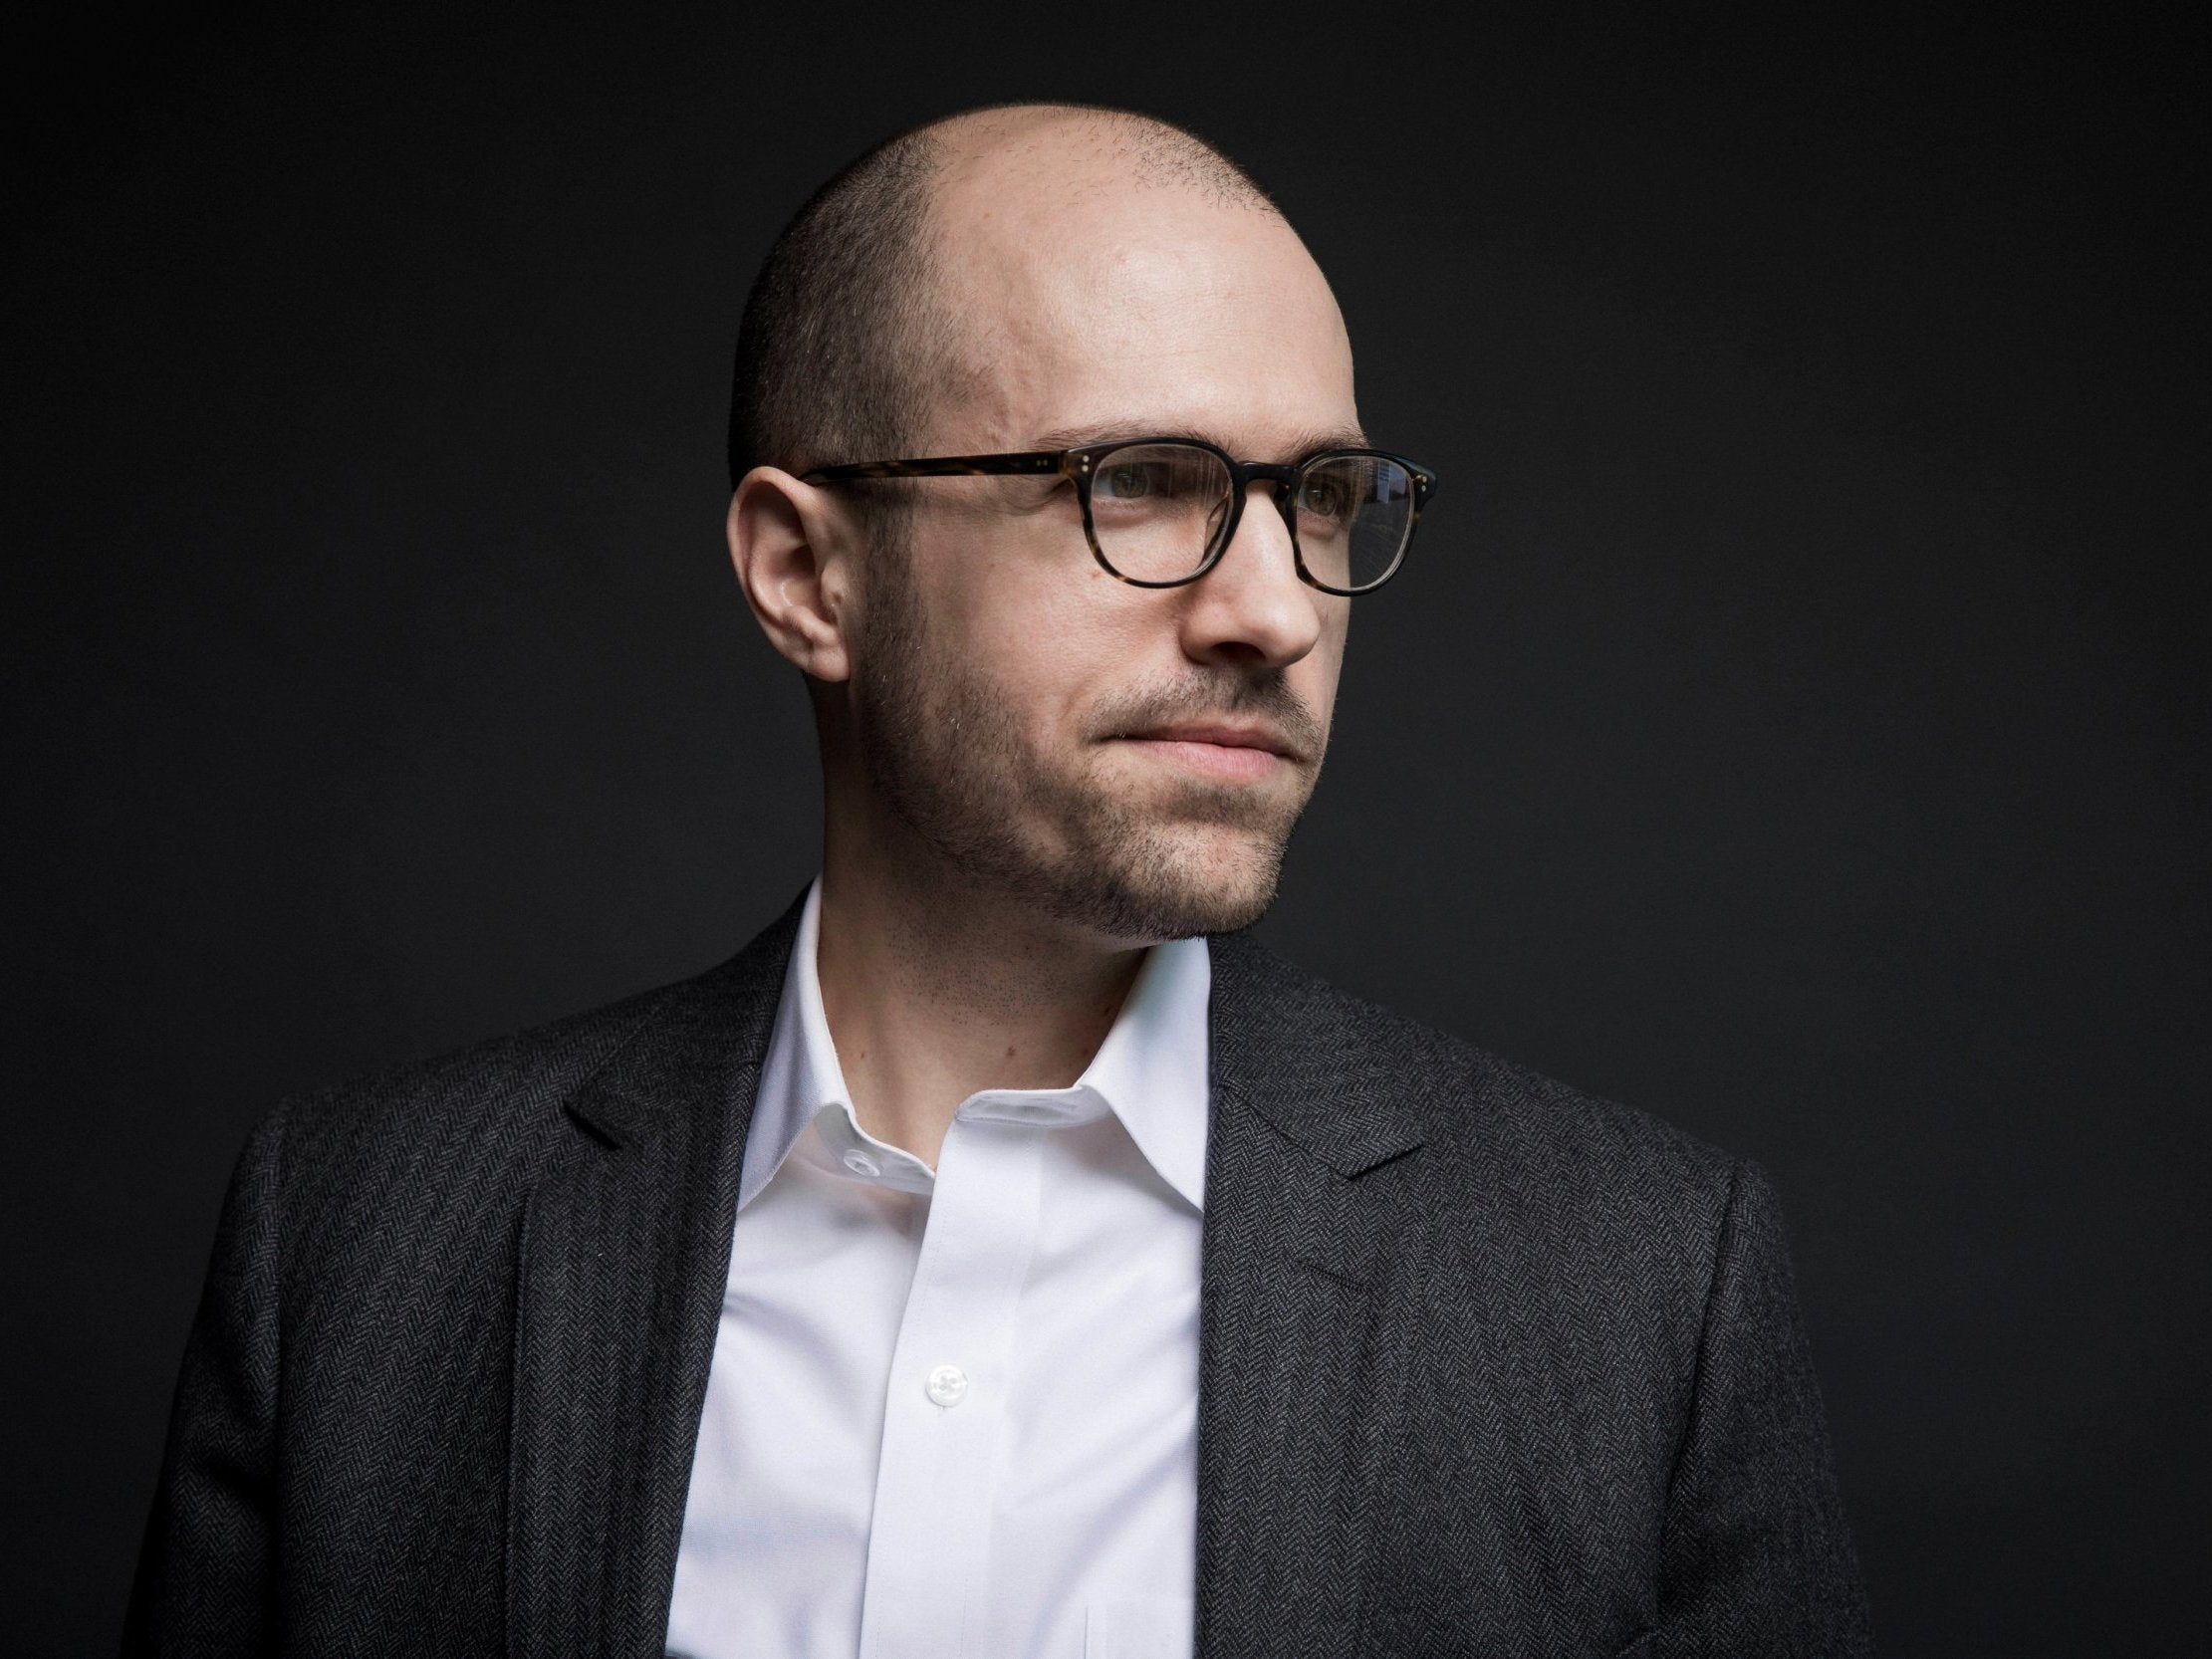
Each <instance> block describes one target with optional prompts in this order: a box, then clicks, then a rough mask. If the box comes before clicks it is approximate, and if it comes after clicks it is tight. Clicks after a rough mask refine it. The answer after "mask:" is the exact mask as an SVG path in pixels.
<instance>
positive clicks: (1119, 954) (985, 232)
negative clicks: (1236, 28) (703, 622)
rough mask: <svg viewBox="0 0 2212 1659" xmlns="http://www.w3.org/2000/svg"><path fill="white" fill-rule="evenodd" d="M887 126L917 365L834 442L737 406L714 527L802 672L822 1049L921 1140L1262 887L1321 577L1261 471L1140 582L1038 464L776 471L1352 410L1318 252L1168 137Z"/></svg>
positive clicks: (1301, 442) (1186, 143) (1304, 709)
mask: <svg viewBox="0 0 2212 1659" xmlns="http://www.w3.org/2000/svg"><path fill="white" fill-rule="evenodd" d="M915 144H916V148H917V150H918V155H916V154H909V155H907V156H906V157H904V158H903V160H902V161H901V163H900V165H901V167H902V168H903V169H904V171H903V172H902V174H901V176H902V177H903V178H904V179H906V180H907V181H908V183H909V184H910V185H911V184H916V183H918V185H919V187H920V188H921V189H922V190H923V191H924V200H923V202H922V211H921V213H920V214H919V215H918V217H916V218H915V219H914V220H913V221H912V226H911V228H912V231H913V234H914V240H913V241H912V243H911V245H910V247H909V249H908V257H907V259H906V262H905V264H904V265H903V267H902V269H903V270H904V271H906V272H907V273H909V274H913V273H917V272H918V273H925V282H924V291H923V292H922V293H921V294H919V295H916V296H913V297H912V299H911V301H910V303H909V304H907V305H906V306H905V307H903V308H902V310H901V314H902V315H903V316H904V318H905V323H904V324H903V325H902V328H903V333H901V332H900V328H894V329H893V330H892V331H891V336H892V342H893V354H894V355H896V354H898V353H904V354H905V361H906V363H907V365H908V367H909V368H911V367H912V366H913V365H915V364H916V363H927V364H928V366H929V368H930V374H929V377H928V380H927V381H926V383H925V384H924V385H923V386H922V387H920V388H916V390H915V394H914V395H911V396H909V397H908V398H907V399H906V401H905V403H904V405H903V406H902V407H901V408H899V409H897V410H893V411H885V410H883V409H881V408H879V407H878V408H876V409H875V410H874V418H873V425H874V427H875V429H874V430H872V431H861V432H860V436H859V440H858V441H861V442H875V443H887V444H892V445H894V446H895V447H893V448H890V449H886V450H884V451H882V452H880V453H862V454H850V453H848V454H835V453H827V454H826V453H820V452H813V453H810V452H809V445H810V443H813V444H822V443H835V442H839V441H853V440H852V438H851V437H850V436H849V432H838V431H834V430H833V431H819V432H816V433H814V434H811V435H810V434H806V433H804V432H800V433H797V434H796V435H794V434H793V433H790V432H787V433H786V434H785V435H783V436H781V437H777V436H776V435H775V434H773V433H770V434H769V439H768V441H770V442H772V443H773V442H780V443H783V444H784V445H785V446H786V455H787V459H788V462H789V464H788V465H775V464H767V465H754V466H752V467H751V468H750V469H749V470H748V471H747V472H746V473H745V475H744V477H743V479H742V481H741V483H740V487H739V489H738V491H737V493H736V496H735V498H734V499H733V502H732V505H731V512H730V541H731V551H732V556H733V559H734V561H735V563H736V566H737V570H738V574H739V577H740V580H741V582H742V583H743V584H744V587H745V591H746V593H747V597H748V599H749V601H750V602H751V604H752V606H753V608H754V611H755V614H756V616H758V618H759V619H760V621H761V624H762V626H763V628H764V629H765V631H766V632H767V633H768V635H769V637H770V639H771V641H772V642H773V643H774V644H775V645H776V647H777V648H778V649H779V650H780V651H782V652H783V654H784V655H785V656H787V657H788V658H789V659H790V660H792V661H793V662H794V663H796V664H797V665H798V666H799V667H800V668H802V669H803V670H804V671H805V672H806V673H807V674H808V676H809V682H810V689H811V691H812V693H813V696H814V699H815V707H816V715H817V722H818V727H819V730H820V734H821V739H822V749H823V764H824V777H825V789H826V808H827V812H826V834H825V853H824V881H823V930H822V944H821V948H820V953H819V960H818V966H819V968H820V974H821V980H822V986H823V995H824V1001H825V1007H826V1009H827V1010H828V1012H829V1014H830V1019H831V1027H832V1032H833V1036H834V1038H835V1039H836V1042H837V1045H838V1049H839V1054H840V1058H841V1062H842V1063H843V1065H844V1067H845V1068H846V1071H847V1082H848V1085H849V1087H850V1088H851V1089H852V1091H853V1094H854V1096H855V1099H854V1103H855V1106H856V1109H857V1110H858V1111H859V1112H860V1117H861V1121H862V1123H863V1126H865V1127H867V1128H868V1129H869V1131H870V1132H871V1133H876V1134H877V1135H878V1136H879V1137H880V1138H883V1139H886V1140H889V1141H891V1142H893V1143H894V1144H898V1145H902V1146H905V1147H906V1148H907V1149H908V1150H911V1151H914V1152H916V1154H917V1155H919V1156H922V1157H923V1158H924V1159H925V1160H927V1161H931V1162H933V1161H934V1158H935V1154H936V1151H937V1148H938V1146H939V1145H940V1144H941V1142H942V1138H943V1134H944V1130H945V1128H946V1126H948V1125H949V1122H950V1119H951V1115H952V1112H953V1110H954V1109H955V1108H956V1107H957V1106H958V1104H959V1102H960V1101H961V1100H962V1099H963V1098H965V1097H966V1096H967V1095H968V1094H969V1093H972V1092H974V1091H975V1090H976V1089H978V1088H984V1087H992V1086H1001V1087H1049V1086H1064V1085H1065V1084H1067V1083H1069V1082H1072V1081H1074V1080H1075V1078H1076V1077H1077V1076H1078V1075H1080V1073H1081V1072H1082V1070H1083V1067H1084V1066H1085V1065H1086V1064H1088V1062H1089V1059H1090V1057H1091V1055H1092V1054H1093V1053H1094V1052H1095V1051H1096V1049H1097V1046H1098V1044H1099V1042H1100V1041H1101V1040H1103V1038H1104V1036H1105V1033H1106V1029H1107V1028H1108V1027H1109V1026H1110V1024H1111V1022H1112V1019H1113V1016H1114V1014H1115V1012H1116V1011H1117V1010H1118V1008H1119V1005H1120V1002H1121V1000H1122V998H1123V996H1124V995H1125V993H1126V991H1127V987H1128V984H1129V982H1130V980H1131V978H1132V977H1133V975H1134V972H1135V970H1136V967H1137V966H1138V963H1139V961H1140V959H1141V953H1142V950H1143V948H1144V947H1145V946H1147V945H1149V944H1151V943H1154V942H1156V941H1158V940H1161V939H1166V938H1174V937H1181V936H1186V935H1189V934H1193V933H1203V932H1217V931H1224V930H1228V929H1232V928H1236V927H1241V926H1244V925H1246V924H1248V923H1249V922H1251V921H1253V920H1255V919H1256V918H1257V917H1258V916H1259V914H1260V913H1261V912H1262V911H1263V910H1264V909H1265V908H1266V906H1267V903H1268V902H1269V900H1270V899H1271V898H1272V896H1273V893H1274V889H1275V884H1276V879H1277V874H1278V871H1279V869H1280V866H1281V862H1282V858H1283V853H1284V849H1285V846H1286V844H1287V842H1288V839H1289V836H1290V832H1291V830H1292V828H1293V826H1294V825H1295V824H1296V822H1297V819H1298V817H1299V814H1300V812H1301V811H1302V810H1303V808H1304V806H1305V804H1306V801H1307V799H1308V797H1309V796H1310V794H1311V792H1312V790H1313V787H1314V783H1315V781H1316V779H1317V777H1318V775H1319V771H1320V767H1321V762H1322V757H1323V753H1324V750H1325V748H1326V745H1327V741H1328V732H1329V719H1330V710H1331V707H1332V705H1333V702H1334V698H1335V692H1336V684H1337V677H1338V673H1339V670H1340V667H1341V664H1342V660H1343V651H1344V643H1345V629H1346V622H1347V617H1348V611H1349V601H1348V600H1346V599H1344V598H1341V597H1337V596H1333V595H1330V594H1327V593H1323V592H1318V591H1317V590H1314V589H1312V588H1310V587H1307V586H1306V585H1304V584H1303V583H1301V582H1300V581H1299V580H1298V578H1297V575H1296V573H1295V568H1294V564H1293V558H1292V550H1291V546H1290V541H1289V533H1288V530H1287V527H1286V526H1285V525H1284V523H1283V520H1282V518H1281V517H1280V515H1279V514H1278V512H1277V511H1276V509H1275V507H1274V504H1273V502H1272V501H1271V500H1269V499H1266V498H1265V490H1264V487H1263V489H1262V492H1261V494H1262V499H1260V500H1256V501H1253V502H1252V503H1250V504H1249V506H1248V508H1247V510H1246V512H1245V514H1244V516H1243V519H1242V521H1241V523H1240V525H1239V528H1238V531H1237V534H1236V537H1235V540H1234V541H1233V542H1232V544H1231V545H1230V547H1229V548H1228V550H1227V552H1226V554H1225V555H1224V556H1223V558H1222V560H1221V562H1220V564H1219V566H1218V567H1216V568H1215V569H1214V570H1213V571H1212V572H1211V573H1210V574H1209V575H1208V576H1207V577H1206V578H1205V579H1204V580H1202V581H1200V582H1197V583H1195V584H1192V585H1190V586H1187V587H1182V588H1173V589H1166V590H1146V589H1140V588H1133V587H1129V586H1125V585H1123V584H1121V583H1119V582H1116V581H1114V580H1112V579H1111V578H1110V577H1108V576H1106V573H1105V572H1104V571H1102V570H1101V569H1100V567H1099V566H1098V565H1097V564H1096V563H1095V562H1094V561H1093V560H1092V558H1091V556H1090V554H1089V551H1088V548H1087V545H1086V543H1085V541H1084V537H1083V532H1082V528H1081V521H1080V517H1079V514H1078V510H1077V506H1076V503H1075V500H1074V498H1073V494H1072V490H1071V489H1070V487H1069V486H1068V485H1067V483H1066V482H1065V481H1064V480H1058V479H1049V478H1048V479H1031V478H948V479H931V480H928V481H926V482H923V483H918V484H900V485H895V486H891V487H890V489H891V490H892V491H895V492H897V493H898V494H897V500H896V504H895V506H893V507H892V508H891V509H890V510H889V511H885V510H884V507H883V505H882V501H881V496H880V494H878V495H876V496H874V497H873V499H870V492H871V491H876V492H880V491H882V488H883V487H882V486H869V487H867V488H865V489H862V490H853V489H834V488H825V487H819V486H812V485H808V484H805V483H802V482H801V481H800V480H799V479H798V477H797V476H796V473H797V472H798V471H801V470H804V469H805V468H807V467H809V466H813V465H818V464H825V463H834V462H841V461H856V460H876V459H888V458H892V456H893V455H945V454H975V453H985V452H994V451H1007V450H1029V449H1038V448H1058V447H1064V446H1068V445H1072V444H1078V443H1084V442H1094V441H1099V440H1102V439H1106V438H1113V437H1120V436H1140V435H1153V434H1159V435H1167V434H1174V435H1189V436H1195V437H1202V438H1206V439H1210V440H1212V441H1213V442H1216V443H1218V444H1220V445H1221V446H1222V447H1224V448H1226V449H1227V450H1229V451H1230V452H1231V453H1232V454H1236V455H1239V456H1243V457H1249V458H1253V459H1266V460H1290V459H1294V458H1295V457H1297V456H1298V455H1299V454H1301V453H1304V452H1305V451H1307V450H1310V449H1312V448H1314V447H1316V446H1318V445H1320V444H1322V443H1325V442H1348V441H1349V442H1357V441H1359V440H1358V435H1357V434H1358V423H1357V416H1356V411H1355V408H1354V404H1353V398H1352V357H1351V350H1350V346H1349V344H1348V342H1347V340H1346V336H1345V332H1344V326H1343V323H1342V320H1341V318H1340V317H1339V314H1338V311H1337V307H1336V303H1335V300H1334V298H1333V296H1332V295H1331V294H1330V291H1329V287H1328V284H1327V282H1326V280H1325V279H1324V278H1323V276H1322V274H1321V272H1320V270H1319V269H1318V268H1317V267H1316V266H1315V265H1314V262H1313V260H1312V258H1311V256H1310V255H1309V254H1308V253H1307V251H1306V249H1305V247H1304V245H1303V244H1302V243H1301V242H1300V241H1299V240H1298V237H1297V236H1296V234H1295V233H1294V232H1293V231H1292V230H1291V228H1290V227H1289V225H1288V224H1287V223H1285V222H1284V220H1283V219H1282V218H1281V216H1280V215H1279V214H1277V213H1276V212H1275V210H1274V209H1273V208H1272V207H1271V206H1270V205H1269V204H1268V203H1267V202H1266V200H1265V198H1264V197H1263V196H1261V195H1260V194H1259V192H1258V191H1257V190H1256V188H1254V187H1253V186H1251V185H1250V183H1249V181H1247V180H1245V179H1244V178H1243V176H1242V175H1241V174H1240V173H1238V172H1237V171H1236V169H1235V168H1234V167H1233V166H1232V165H1230V164H1229V163H1228V162H1226V161H1225V160H1223V159H1222V158H1220V157H1219V156H1217V155H1215V154H1214V153H1213V152H1212V151H1211V150H1209V149H1207V148H1206V147H1205V146H1204V145H1202V144H1201V143H1199V141H1198V140H1195V139H1193V138H1191V137H1190V136H1189V135H1188V134H1185V133H1182V132H1180V131H1178V130H1177V129H1175V128H1172V127H1166V126H1164V125H1161V124H1159V123H1154V122H1149V121H1146V120H1144V119H1142V118H1136V117H1129V116H1125V115H1120V114H1117V113H1106V112H1095V111H1085V110H1074V109H1067V108H1061V107H1028V108H1016V109H1007V110H993V111H986V112H980V113H976V114H973V115H969V116H965V117H957V118H954V119H951V120H949V121H946V122H941V123H938V125H936V126H935V127H933V128H929V129H925V130H924V132H923V133H922V134H920V135H919V137H918V139H916V140H915ZM879 315H884V314H879ZM876 401H877V403H880V402H881V399H880V398H878V399H877V400H876ZM788 424H789V423H787V425H788ZM845 424H846V425H847V427H848V428H849V430H850V429H852V428H854V427H856V426H858V427H866V426H868V425H869V424H870V421H869V420H868V419H861V420H860V421H858V422H854V421H851V420H848V421H847V422H846V423H845ZM901 425H902V426H903V427H904V430H902V431H893V430H891V428H892V427H896V426H901ZM733 453H737V451H736V449H735V448H733ZM746 458H748V459H750V458H751V457H746Z"/></svg>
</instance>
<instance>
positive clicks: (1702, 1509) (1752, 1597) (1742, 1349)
mask: <svg viewBox="0 0 2212 1659" xmlns="http://www.w3.org/2000/svg"><path fill="white" fill-rule="evenodd" d="M1658 1612H1659V1620H1658V1629H1657V1632H1656V1634H1655V1639H1654V1640H1653V1642H1652V1645H1651V1649H1650V1652H1651V1654H1652V1659H1661V1656H1664V1659H1691V1656H1693V1655H1694V1656H1698V1659H1709V1656H1713V1655H1735V1654H1746V1655H1750V1654H1757V1655H1760V1656H1761V1659H1797V1656H1800V1655H1803V1656H1806V1659H1811V1656H1812V1655H1817V1654H1818V1655H1852V1656H1857V1655H1864V1654H1867V1653H1869V1652H1871V1638H1870V1635H1869V1632H1868V1627H1867V1618H1866V1603H1865V1596H1864V1592H1863V1591H1862V1590H1861V1588H1860V1585H1859V1578H1858V1566H1857V1562H1856V1560H1855V1559H1854V1557H1853V1555H1852V1553H1851V1546H1850V1538H1849V1535H1848V1533H1847V1532H1846V1531H1845V1529H1844V1525H1843V1509H1842V1506H1841V1504H1840V1503H1839V1502H1838V1499H1837V1492H1836V1476H1835V1472H1834V1469H1833V1467H1832V1464H1831V1459H1830V1453H1829V1439H1828V1425H1827V1422H1826V1420H1825V1418H1824V1416H1823V1413H1822V1410H1821V1399H1820V1392H1819V1388H1818V1386H1817V1384H1816V1383H1815V1381H1814V1376H1813V1362H1812V1355H1811V1353H1810V1351H1809V1349H1808V1346H1807V1342H1806V1337H1805V1329H1804V1325H1803V1323H1802V1321H1801V1319H1800V1317H1799V1314H1798V1304H1797V1295H1796V1292H1795V1290H1794V1289H1793V1286H1792V1283H1791V1275H1790V1258H1789V1248H1788V1245H1787V1243H1786V1241H1785V1240H1784V1237H1783V1232H1782V1221H1781V1216H1780V1213H1779V1210H1778V1207H1777V1205H1776V1203H1775V1197H1774V1192H1773V1189H1772V1188H1771V1187H1770V1186H1769V1185H1768V1183H1767V1179H1766V1177H1765V1176H1764V1175H1763V1174H1762V1173H1761V1172H1760V1170H1759V1168H1758V1167H1757V1166H1756V1165H1755V1164H1751V1163H1748V1162H1739V1163H1738V1164H1737V1165H1736V1168H1735V1171H1734V1173H1733V1176H1732V1179H1731V1185H1730V1192H1729V1198H1728V1205H1727V1209H1726V1213H1725V1216H1724V1219H1723V1220H1722V1223H1721V1231H1720V1238H1719V1242H1718V1245H1717V1247H1716V1251H1715V1261H1714V1267H1713V1280H1712V1286H1711V1290H1710V1292H1709V1294H1708V1297H1707V1301H1706V1307H1705V1323H1704V1329H1703V1331H1702V1333H1701V1335H1700V1338H1699V1347H1698V1359H1697V1381H1696V1388H1695V1394H1694V1397H1693V1400H1692V1403H1691V1407H1690V1417H1689V1423H1688V1428H1687V1431H1686V1433H1685V1436H1684V1439H1683V1443H1682V1448H1681V1451H1680V1453H1679V1455H1678V1457H1677V1459H1676V1462H1675V1467H1674V1472H1673V1476H1672V1479H1671V1481H1670V1484H1669V1487H1668V1491H1667V1498H1666V1510H1665V1519H1664V1532H1663V1536H1662V1539H1661V1544H1660V1565H1659V1608H1658Z"/></svg>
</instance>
